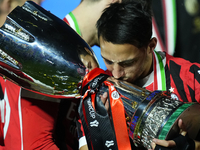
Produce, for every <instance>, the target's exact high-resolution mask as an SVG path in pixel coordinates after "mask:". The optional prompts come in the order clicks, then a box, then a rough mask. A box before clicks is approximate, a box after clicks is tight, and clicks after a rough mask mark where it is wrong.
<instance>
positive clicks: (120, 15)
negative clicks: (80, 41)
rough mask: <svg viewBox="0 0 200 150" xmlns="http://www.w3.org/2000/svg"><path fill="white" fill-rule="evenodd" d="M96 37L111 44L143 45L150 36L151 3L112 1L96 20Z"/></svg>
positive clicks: (134, 0)
mask: <svg viewBox="0 0 200 150" xmlns="http://www.w3.org/2000/svg"><path fill="white" fill-rule="evenodd" d="M96 26H97V30H98V37H100V36H101V37H102V38H103V40H105V41H107V42H111V43H113V44H125V43H126V44H132V45H134V46H136V47H139V48H140V47H143V46H146V45H147V44H148V42H149V41H150V39H151V36H152V11H151V3H149V2H146V0H130V1H128V2H122V3H113V4H111V5H110V7H107V8H106V9H105V10H104V11H103V13H102V15H101V17H100V18H99V20H98V21H97V24H96Z"/></svg>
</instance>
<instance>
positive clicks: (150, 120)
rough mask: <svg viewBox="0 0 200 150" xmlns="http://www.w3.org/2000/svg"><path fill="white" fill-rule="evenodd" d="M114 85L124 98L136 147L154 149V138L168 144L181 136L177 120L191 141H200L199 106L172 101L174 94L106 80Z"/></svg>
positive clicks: (197, 104) (131, 134)
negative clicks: (184, 127)
mask: <svg viewBox="0 0 200 150" xmlns="http://www.w3.org/2000/svg"><path fill="white" fill-rule="evenodd" d="M107 80H108V81H109V82H111V83H113V84H114V86H115V88H116V89H117V91H118V92H119V93H120V94H122V95H124V96H125V97H127V98H128V99H126V98H124V97H122V101H123V104H124V108H125V111H126V113H127V117H126V120H127V122H129V123H130V124H129V126H128V127H129V129H128V132H129V136H130V137H131V139H132V140H133V142H134V144H135V145H136V146H138V147H139V146H143V147H145V148H147V149H150V148H151V145H150V144H151V142H152V139H153V138H158V139H162V140H169V139H172V138H174V137H176V136H177V135H178V134H179V131H180V130H179V127H178V119H182V120H183V123H184V124H185V125H186V129H187V131H188V135H189V137H190V138H192V139H197V138H200V137H199V136H200V135H198V134H199V132H200V115H199V114H200V105H199V103H183V102H181V101H179V100H175V99H173V98H172V97H171V93H168V92H163V91H153V92H151V91H148V90H146V89H144V88H140V87H138V86H135V85H132V84H130V83H127V82H124V81H119V80H115V79H113V78H111V77H110V78H108V79H107Z"/></svg>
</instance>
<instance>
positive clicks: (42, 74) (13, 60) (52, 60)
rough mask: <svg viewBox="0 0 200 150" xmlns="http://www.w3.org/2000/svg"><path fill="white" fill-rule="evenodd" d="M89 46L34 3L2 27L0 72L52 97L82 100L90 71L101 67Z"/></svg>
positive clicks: (13, 12) (69, 28) (24, 7)
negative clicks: (82, 88) (82, 84)
mask: <svg viewBox="0 0 200 150" xmlns="http://www.w3.org/2000/svg"><path fill="white" fill-rule="evenodd" d="M98 66H99V65H98V62H97V59H96V57H95V55H94V53H93V51H92V50H91V48H90V47H89V46H88V44H87V43H86V42H85V41H84V40H83V39H82V38H81V37H80V36H79V35H78V34H77V33H76V32H75V31H74V30H73V29H72V28H71V27H70V26H69V25H67V24H66V23H65V22H64V21H62V20H61V19H59V18H58V17H56V16H54V15H53V14H51V13H50V12H48V11H46V10H45V9H43V8H42V7H41V6H39V5H37V4H35V3H34V2H32V1H27V2H26V3H25V4H24V5H23V6H21V7H19V6H18V7H16V8H15V9H14V10H13V11H12V12H11V13H10V14H9V15H8V16H7V18H6V21H5V23H4V24H3V26H2V27H1V28H0V73H1V74H2V75H3V76H4V77H6V78H9V79H11V80H12V81H14V82H15V83H16V84H19V85H20V86H22V87H23V89H27V90H31V91H34V92H37V93H40V94H44V95H47V96H51V97H57V98H59V97H71V98H73V97H80V94H79V90H78V88H77V85H78V83H80V82H81V80H82V79H83V77H84V76H85V74H86V72H87V69H86V67H87V68H92V67H98Z"/></svg>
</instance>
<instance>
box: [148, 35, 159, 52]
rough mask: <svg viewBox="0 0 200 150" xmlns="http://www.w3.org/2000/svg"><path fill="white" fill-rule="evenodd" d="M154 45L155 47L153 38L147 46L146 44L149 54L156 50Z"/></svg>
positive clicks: (155, 42) (155, 43) (155, 41)
mask: <svg viewBox="0 0 200 150" xmlns="http://www.w3.org/2000/svg"><path fill="white" fill-rule="evenodd" d="M156 45H157V38H155V37H153V38H152V39H151V40H150V42H149V44H148V47H149V49H150V52H152V51H153V50H154V49H155V48H156Z"/></svg>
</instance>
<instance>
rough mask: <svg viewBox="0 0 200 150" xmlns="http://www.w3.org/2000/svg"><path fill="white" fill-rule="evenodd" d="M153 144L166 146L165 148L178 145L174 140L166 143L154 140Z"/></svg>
mask: <svg viewBox="0 0 200 150" xmlns="http://www.w3.org/2000/svg"><path fill="white" fill-rule="evenodd" d="M153 142H154V143H155V144H157V145H161V146H164V147H174V146H176V143H175V142H174V141H173V140H169V141H166V140H159V139H153Z"/></svg>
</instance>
